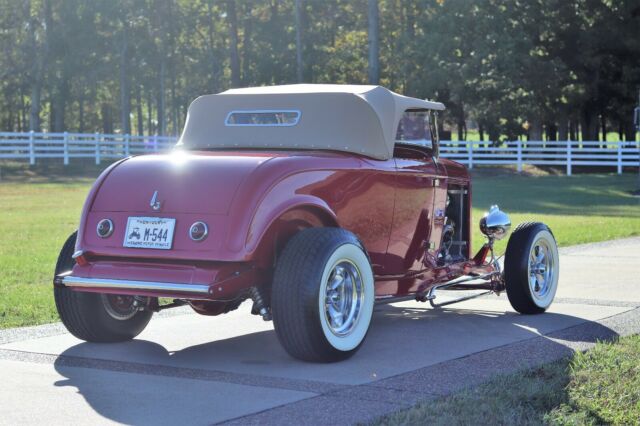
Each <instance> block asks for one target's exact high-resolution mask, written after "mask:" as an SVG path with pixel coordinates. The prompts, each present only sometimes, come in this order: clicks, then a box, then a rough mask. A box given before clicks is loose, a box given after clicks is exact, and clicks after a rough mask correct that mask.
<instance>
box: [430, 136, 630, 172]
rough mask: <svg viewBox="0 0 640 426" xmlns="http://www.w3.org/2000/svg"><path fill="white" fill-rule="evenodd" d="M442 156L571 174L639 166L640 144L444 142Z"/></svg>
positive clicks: (441, 150)
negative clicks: (575, 170) (548, 168)
mask: <svg viewBox="0 0 640 426" xmlns="http://www.w3.org/2000/svg"><path fill="white" fill-rule="evenodd" d="M440 152H441V155H442V156H443V157H445V158H450V159H452V160H455V161H458V162H460V163H463V164H465V165H467V167H469V168H473V166H474V165H500V164H511V165H516V166H517V168H518V171H522V166H523V165H524V164H531V165H536V166H563V167H565V168H566V173H567V174H568V175H571V173H572V169H573V167H575V166H605V167H615V168H616V170H617V172H618V174H620V173H622V170H623V168H624V167H640V144H639V143H638V142H598V141H513V142H505V143H503V144H502V145H500V146H497V147H495V146H491V144H490V143H488V142H477V141H474V142H465V141H460V142H458V141H442V142H441V143H440Z"/></svg>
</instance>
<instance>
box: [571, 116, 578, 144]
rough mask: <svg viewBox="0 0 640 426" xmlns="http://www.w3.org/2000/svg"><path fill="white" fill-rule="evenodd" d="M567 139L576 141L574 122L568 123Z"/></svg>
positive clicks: (576, 128)
mask: <svg viewBox="0 0 640 426" xmlns="http://www.w3.org/2000/svg"><path fill="white" fill-rule="evenodd" d="M569 139H571V140H572V141H577V140H578V123H577V122H576V121H575V120H571V121H569Z"/></svg>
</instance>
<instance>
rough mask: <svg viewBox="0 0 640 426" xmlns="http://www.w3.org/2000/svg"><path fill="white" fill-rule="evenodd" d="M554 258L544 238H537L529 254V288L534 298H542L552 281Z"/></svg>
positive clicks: (547, 291)
mask: <svg viewBox="0 0 640 426" xmlns="http://www.w3.org/2000/svg"><path fill="white" fill-rule="evenodd" d="M555 263H556V260H555V258H554V250H552V249H551V247H550V245H549V242H548V241H547V240H546V239H539V240H537V241H536V242H535V243H534V244H533V245H532V247H531V252H530V254H529V288H530V289H531V294H532V295H533V297H534V298H536V299H544V298H545V297H546V296H547V294H548V293H549V291H550V290H551V287H552V285H553V284H552V283H553V282H554V278H555V277H554V271H555Z"/></svg>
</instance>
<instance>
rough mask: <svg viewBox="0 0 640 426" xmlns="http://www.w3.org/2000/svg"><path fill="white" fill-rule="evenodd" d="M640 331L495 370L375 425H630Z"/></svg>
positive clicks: (639, 376)
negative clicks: (567, 355) (567, 354)
mask: <svg viewBox="0 0 640 426" xmlns="http://www.w3.org/2000/svg"><path fill="white" fill-rule="evenodd" d="M639 419H640V336H638V335H635V336H630V337H626V338H622V339H620V340H619V341H617V342H613V343H598V344H597V345H596V346H595V347H594V348H593V349H592V350H590V351H587V352H578V353H576V354H575V355H574V356H573V358H572V359H564V360H561V361H557V362H554V363H551V364H547V365H544V366H542V367H540V368H535V369H531V370H526V371H523V372H520V373H516V374H510V375H504V376H498V377H496V378H494V379H492V380H491V381H489V382H487V383H485V384H483V385H480V386H478V387H475V388H471V389H468V390H465V391H462V392H460V393H457V394H454V395H451V396H447V397H443V398H441V399H438V400H436V401H429V402H427V403H423V404H418V405H416V406H415V407H413V408H411V409H409V410H405V411H401V412H399V413H396V414H393V415H391V416H387V417H384V418H381V419H379V420H378V421H377V422H375V423H374V424H376V425H423V424H433V425H447V426H449V425H540V424H551V425H602V424H614V425H632V424H638V422H639V421H640V420H639Z"/></svg>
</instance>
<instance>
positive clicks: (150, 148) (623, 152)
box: [0, 132, 640, 175]
mask: <svg viewBox="0 0 640 426" xmlns="http://www.w3.org/2000/svg"><path fill="white" fill-rule="evenodd" d="M175 143H176V138H175V137H173V136H134V135H105V134H99V133H34V132H26V133H0V159H19V160H20V159H21V160H28V161H29V163H30V164H35V163H36V161H37V160H39V159H44V158H61V159H63V162H64V164H65V165H66V164H69V160H70V159H72V158H92V159H94V160H95V163H96V164H100V162H101V161H102V160H115V159H118V158H123V157H127V156H129V155H134V154H144V153H150V152H159V151H164V150H168V149H170V148H171V147H172V146H173V145H174V144H175ZM440 152H441V155H442V156H443V157H445V158H451V159H453V160H455V161H458V162H460V163H463V164H465V165H467V166H468V167H469V168H473V166H475V165H505V164H506V165H516V167H517V168H518V170H519V171H520V170H522V166H523V165H524V164H532V165H539V166H562V167H565V168H566V172H567V174H569V175H570V174H571V172H572V168H573V167H575V166H606V167H615V168H616V170H617V172H618V173H622V170H623V168H624V167H640V144H639V143H638V142H577V141H574V142H567V141H557V142H556V141H547V142H539V141H527V142H525V141H513V142H506V143H503V144H502V145H500V146H497V147H495V146H491V144H490V143H489V142H477V141H474V142H466V141H460V142H459V141H442V142H441V144H440Z"/></svg>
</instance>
